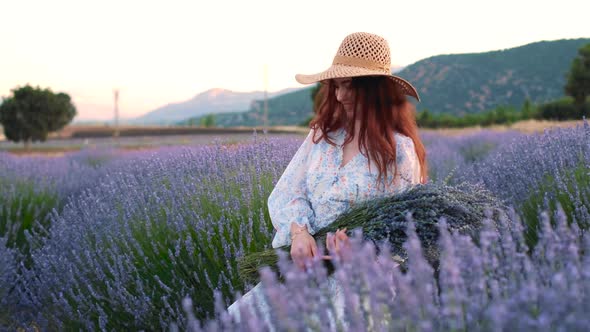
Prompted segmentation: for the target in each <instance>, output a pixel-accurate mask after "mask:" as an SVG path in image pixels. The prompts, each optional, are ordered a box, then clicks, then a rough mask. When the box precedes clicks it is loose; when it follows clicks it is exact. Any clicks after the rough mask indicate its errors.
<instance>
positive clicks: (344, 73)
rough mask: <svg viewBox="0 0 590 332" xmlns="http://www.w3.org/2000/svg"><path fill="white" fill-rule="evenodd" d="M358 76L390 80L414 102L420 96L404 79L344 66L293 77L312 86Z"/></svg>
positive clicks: (378, 71)
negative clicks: (382, 77)
mask: <svg viewBox="0 0 590 332" xmlns="http://www.w3.org/2000/svg"><path fill="white" fill-rule="evenodd" d="M359 76H387V77H389V78H391V79H392V80H393V81H394V82H395V83H397V84H398V85H399V86H400V87H401V88H402V90H403V92H404V93H405V94H406V95H408V96H411V97H414V98H416V100H418V101H420V96H419V95H418V91H417V90H416V88H414V86H413V85H412V84H410V82H408V81H406V80H405V79H403V78H401V77H399V76H396V75H392V74H390V73H384V72H383V71H382V70H371V69H366V68H362V67H353V66H344V65H332V66H331V67H330V68H328V69H327V70H324V71H323V72H321V73H317V74H313V75H303V74H297V75H295V80H297V82H299V83H301V84H312V83H316V82H319V81H323V80H328V79H332V78H344V77H359Z"/></svg>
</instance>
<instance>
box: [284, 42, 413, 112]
mask: <svg viewBox="0 0 590 332" xmlns="http://www.w3.org/2000/svg"><path fill="white" fill-rule="evenodd" d="M382 75H384V76H387V77H389V78H390V79H391V80H393V81H394V82H395V83H396V84H397V85H398V86H399V87H400V88H401V89H402V90H403V92H404V94H406V95H408V96H412V97H414V98H416V100H418V101H420V96H418V91H417V90H416V88H415V87H414V86H412V84H410V82H408V81H406V80H404V79H403V78H401V77H399V76H396V75H393V74H392V73H391V53H390V51H389V44H388V43H387V40H385V38H383V37H380V36H378V35H374V34H372V33H368V32H355V33H352V34H350V35H348V36H346V37H345V38H344V40H343V41H342V43H341V44H340V47H339V48H338V52H336V55H335V56H334V60H333V61H332V66H330V68H328V69H327V70H324V71H323V72H321V73H317V74H313V75H303V74H297V75H295V79H296V80H297V82H299V83H302V84H310V83H315V82H320V81H324V80H329V79H333V78H338V77H359V76H382Z"/></svg>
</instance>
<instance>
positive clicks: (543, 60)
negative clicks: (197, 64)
mask: <svg viewBox="0 0 590 332" xmlns="http://www.w3.org/2000/svg"><path fill="white" fill-rule="evenodd" d="M587 43H590V38H580V39H562V40H556V41H541V42H536V43H531V44H527V45H524V46H520V47H515V48H510V49H505V50H498V51H491V52H484V53H469V54H447V55H437V56H433V57H430V58H427V59H424V60H420V61H418V62H416V63H414V64H412V65H409V66H407V67H405V68H403V69H401V70H400V71H399V72H397V73H396V75H398V76H400V77H403V78H405V79H407V80H408V81H410V82H411V83H412V84H413V85H414V86H415V87H416V88H417V89H418V92H419V93H420V98H421V102H419V103H416V108H417V110H418V111H421V110H424V109H428V110H429V111H431V112H433V113H449V114H454V115H462V114H467V113H477V112H482V111H485V110H489V109H492V108H495V107H497V106H500V105H503V106H514V107H520V106H521V105H522V104H523V103H524V101H525V99H526V98H529V99H530V100H531V101H532V102H533V103H542V102H546V101H549V100H553V99H556V98H559V97H562V96H563V95H564V93H563V86H564V85H565V78H566V75H567V73H568V71H569V69H570V65H571V62H572V60H573V59H574V58H575V57H576V55H577V52H578V49H579V48H580V47H581V46H582V45H585V44H587ZM310 90H311V88H310V87H308V88H304V89H301V90H297V91H293V92H290V93H286V94H283V95H278V96H276V97H274V98H271V99H269V100H268V118H269V124H270V125H297V124H300V123H301V122H303V121H304V120H306V119H307V118H308V117H309V116H311V115H312V114H313V111H312V102H311V97H310ZM410 99H411V98H410ZM411 100H412V99H411ZM189 121H191V122H193V123H194V122H195V121H196V123H198V122H199V119H198V117H197V118H192V119H189V120H186V121H182V122H180V123H182V124H186V123H187V122H189ZM215 124H216V125H219V126H224V127H228V126H253V125H261V124H263V121H262V111H261V110H260V108H259V109H255V108H252V107H251V108H250V109H249V110H248V111H246V112H230V113H226V114H215Z"/></svg>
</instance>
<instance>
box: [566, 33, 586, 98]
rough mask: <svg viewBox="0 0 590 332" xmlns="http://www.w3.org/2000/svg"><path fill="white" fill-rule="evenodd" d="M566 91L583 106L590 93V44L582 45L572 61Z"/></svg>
mask: <svg viewBox="0 0 590 332" xmlns="http://www.w3.org/2000/svg"><path fill="white" fill-rule="evenodd" d="M565 93H566V94H567V95H568V96H571V97H572V98H574V104H575V105H576V106H577V107H583V106H584V104H585V102H586V98H587V97H588V95H590V44H586V45H585V46H583V47H581V48H580V49H579V50H578V57H576V58H575V59H574V60H573V61H572V65H571V68H570V71H569V73H568V77H567V83H566V85H565Z"/></svg>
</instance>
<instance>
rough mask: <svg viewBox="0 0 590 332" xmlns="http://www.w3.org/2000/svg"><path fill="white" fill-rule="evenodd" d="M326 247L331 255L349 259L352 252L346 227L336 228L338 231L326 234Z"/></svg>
mask: <svg viewBox="0 0 590 332" xmlns="http://www.w3.org/2000/svg"><path fill="white" fill-rule="evenodd" d="M326 248H327V249H328V252H329V253H330V254H331V255H333V256H334V255H335V256H338V257H339V258H340V259H342V260H344V259H347V258H348V256H349V254H350V238H349V237H348V235H346V228H344V229H341V230H340V229H339V230H336V233H334V234H332V233H328V234H327V235H326Z"/></svg>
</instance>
